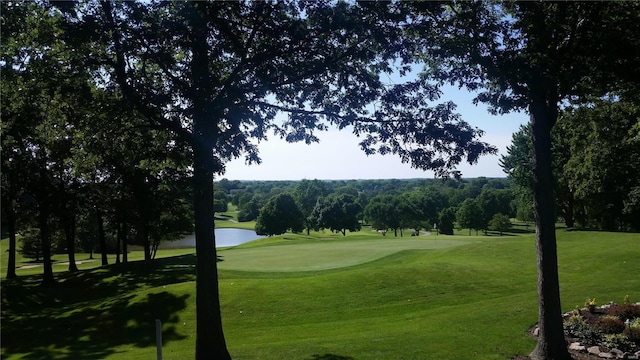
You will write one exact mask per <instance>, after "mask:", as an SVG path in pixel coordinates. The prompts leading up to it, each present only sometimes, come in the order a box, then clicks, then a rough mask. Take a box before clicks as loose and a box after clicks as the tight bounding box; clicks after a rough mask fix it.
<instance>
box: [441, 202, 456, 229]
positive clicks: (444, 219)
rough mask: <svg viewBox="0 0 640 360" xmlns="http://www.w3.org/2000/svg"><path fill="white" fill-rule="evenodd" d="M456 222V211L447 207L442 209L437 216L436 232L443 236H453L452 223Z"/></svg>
mask: <svg viewBox="0 0 640 360" xmlns="http://www.w3.org/2000/svg"><path fill="white" fill-rule="evenodd" d="M455 220H456V209H455V208H453V207H448V208H446V209H443V210H442V211H441V212H440V215H439V216H438V230H437V231H438V232H439V233H440V234H444V235H453V222H454V221H455Z"/></svg>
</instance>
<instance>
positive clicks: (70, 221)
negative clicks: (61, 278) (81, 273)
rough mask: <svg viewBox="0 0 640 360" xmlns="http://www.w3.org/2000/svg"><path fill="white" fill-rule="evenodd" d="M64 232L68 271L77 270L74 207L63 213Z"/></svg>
mask: <svg viewBox="0 0 640 360" xmlns="http://www.w3.org/2000/svg"><path fill="white" fill-rule="evenodd" d="M64 233H65V237H66V240H67V256H68V258H69V271H71V272H75V271H78V265H76V214H75V209H73V210H72V211H71V212H69V213H68V214H66V215H65V227H64Z"/></svg>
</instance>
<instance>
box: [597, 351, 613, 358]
mask: <svg viewBox="0 0 640 360" xmlns="http://www.w3.org/2000/svg"><path fill="white" fill-rule="evenodd" d="M598 357H601V358H603V359H615V358H616V356H615V355H613V354H612V353H608V352H601V353H600V354H598Z"/></svg>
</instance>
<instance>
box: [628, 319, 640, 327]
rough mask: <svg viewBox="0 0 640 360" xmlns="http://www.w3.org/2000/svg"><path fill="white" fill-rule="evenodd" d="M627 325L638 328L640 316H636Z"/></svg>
mask: <svg viewBox="0 0 640 360" xmlns="http://www.w3.org/2000/svg"><path fill="white" fill-rule="evenodd" d="M629 327H632V328H638V329H640V318H637V319H635V320H633V321H632V322H631V324H629Z"/></svg>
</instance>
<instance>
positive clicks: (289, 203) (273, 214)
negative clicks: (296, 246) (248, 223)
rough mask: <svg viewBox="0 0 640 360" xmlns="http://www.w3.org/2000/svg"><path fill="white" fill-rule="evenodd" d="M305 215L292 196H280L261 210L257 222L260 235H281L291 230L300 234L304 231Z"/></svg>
mask: <svg viewBox="0 0 640 360" xmlns="http://www.w3.org/2000/svg"><path fill="white" fill-rule="evenodd" d="M303 218H304V215H303V214H302V212H301V211H300V209H299V208H298V205H297V204H296V201H295V200H294V199H293V196H291V194H287V193H284V194H279V195H276V196H274V197H272V198H271V199H269V200H268V201H267V203H266V204H265V205H264V206H263V207H262V208H261V209H260V215H258V220H257V221H256V233H257V234H258V235H269V236H271V235H280V234H284V233H285V232H287V230H291V231H292V232H294V233H295V232H300V231H302V229H303Z"/></svg>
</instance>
